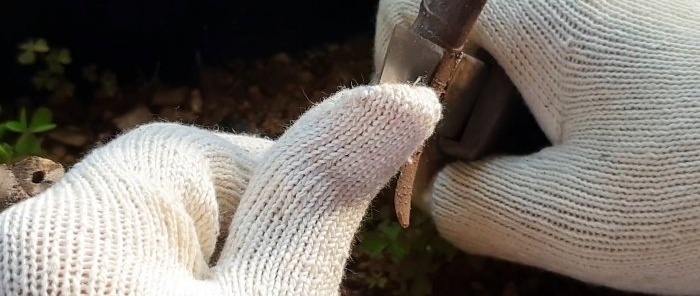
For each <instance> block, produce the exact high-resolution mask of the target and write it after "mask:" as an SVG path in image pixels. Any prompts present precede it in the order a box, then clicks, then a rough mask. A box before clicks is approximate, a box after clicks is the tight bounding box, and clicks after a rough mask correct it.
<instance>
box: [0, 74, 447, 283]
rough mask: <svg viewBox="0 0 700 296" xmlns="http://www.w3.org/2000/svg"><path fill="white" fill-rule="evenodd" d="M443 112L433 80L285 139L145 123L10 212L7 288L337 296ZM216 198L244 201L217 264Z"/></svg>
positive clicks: (337, 112)
mask: <svg viewBox="0 0 700 296" xmlns="http://www.w3.org/2000/svg"><path fill="white" fill-rule="evenodd" d="M440 114H441V109H440V105H439V103H438V101H437V98H436V96H435V94H434V92H432V91H431V90H430V89H428V88H426V87H420V86H416V87H413V86H404V85H379V86H372V87H369V86H365V87H357V88H353V89H346V90H342V91H340V92H338V93H337V94H335V95H334V96H332V97H331V98H329V99H327V100H326V101H324V102H323V103H321V104H318V105H316V106H314V107H313V108H312V109H310V110H309V111H308V112H307V113H305V114H304V115H303V116H302V117H301V118H300V119H299V120H298V121H297V122H296V123H294V125H292V126H291V127H290V128H289V129H288V130H287V131H286V132H285V134H284V135H283V136H282V137H281V138H279V139H278V140H276V141H274V142H272V141H269V140H265V139H255V138H252V137H247V136H236V135H226V134H223V133H220V132H213V131H208V130H204V129H201V128H197V127H192V126H185V125H179V124H173V123H152V124H148V125H144V126H141V127H139V128H136V129H135V130H133V131H130V132H128V133H126V134H124V135H122V136H120V137H118V138H116V139H115V140H113V141H112V142H110V143H108V144H107V145H105V146H103V147H100V148H97V149H95V150H94V151H92V152H91V153H90V154H89V155H87V156H86V157H85V158H84V159H83V160H82V161H81V162H80V163H78V164H77V165H76V166H75V167H73V168H72V169H70V170H69V171H68V173H67V174H66V176H65V177H64V178H63V179H62V180H61V181H60V182H58V183H57V184H55V185H54V186H53V187H51V188H49V189H48V190H47V191H46V192H44V193H42V194H40V195H38V196H36V197H34V198H32V199H29V200H26V201H23V202H21V203H19V204H16V205H14V206H13V207H11V208H9V209H8V210H6V211H5V212H3V213H2V214H0V295H6V296H14V295H62V296H67V295H324V296H326V295H337V294H338V293H339V285H340V283H341V279H342V274H343V267H344V265H345V261H346V260H347V257H348V255H349V250H350V247H351V243H352V239H353V235H354V233H355V231H356V229H357V227H358V226H359V223H360V222H361V219H362V217H363V215H364V212H365V211H366V209H367V207H368V205H369V203H370V200H371V199H372V197H373V196H374V195H375V194H376V193H377V192H378V191H379V190H380V189H381V188H382V187H383V186H385V185H386V183H387V182H388V181H389V179H390V178H391V177H392V176H393V175H394V174H395V173H396V172H397V171H398V169H399V167H400V166H401V165H402V164H404V163H405V162H406V161H407V160H408V159H409V157H410V155H411V154H412V153H413V152H415V151H416V150H417V149H418V148H419V147H420V146H421V145H422V143H423V141H424V140H425V139H426V138H427V137H428V136H429V135H430V134H431V133H432V132H433V129H434V127H435V125H436V123H437V121H438V120H439V119H440ZM242 188H244V189H242ZM241 194H242V196H241ZM217 199H218V200H220V201H221V200H240V203H239V204H238V205H237V206H233V207H236V209H235V211H236V212H235V216H234V218H233V222H232V224H231V227H230V229H229V236H228V239H227V240H226V243H225V245H224V249H223V251H222V253H221V256H220V259H219V260H218V262H217V263H216V265H215V266H214V267H211V268H210V267H209V266H208V264H207V263H208V258H209V256H211V254H212V251H213V249H214V245H215V243H216V237H217V234H218V232H219V215H220V211H221V208H223V206H222V207H221V208H220V202H217ZM233 203H234V204H235V203H236V202H233Z"/></svg>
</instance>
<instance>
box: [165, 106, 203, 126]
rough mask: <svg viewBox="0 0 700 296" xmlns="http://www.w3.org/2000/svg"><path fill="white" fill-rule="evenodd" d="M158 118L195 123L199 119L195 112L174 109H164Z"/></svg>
mask: <svg viewBox="0 0 700 296" xmlns="http://www.w3.org/2000/svg"><path fill="white" fill-rule="evenodd" d="M158 116H159V117H161V118H163V119H165V120H167V121H173V122H186V123H193V122H194V121H195V120H196V119H197V114H194V112H191V111H182V110H178V109H176V108H173V107H168V108H164V109H163V110H162V111H161V112H160V113H159V114H158Z"/></svg>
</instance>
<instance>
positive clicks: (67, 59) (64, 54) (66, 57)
mask: <svg viewBox="0 0 700 296" xmlns="http://www.w3.org/2000/svg"><path fill="white" fill-rule="evenodd" d="M72 60H73V59H72V58H71V55H70V51H69V50H68V49H66V48H61V50H60V51H59V52H58V62H59V63H61V64H64V65H68V64H70V63H71V61H72Z"/></svg>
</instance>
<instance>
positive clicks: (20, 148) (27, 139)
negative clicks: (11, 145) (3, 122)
mask: <svg viewBox="0 0 700 296" xmlns="http://www.w3.org/2000/svg"><path fill="white" fill-rule="evenodd" d="M15 151H16V152H17V154H18V156H30V155H39V154H41V143H40V142H39V140H38V139H37V138H36V137H35V136H34V135H33V134H31V133H23V134H22V135H21V136H20V137H19V139H17V143H15Z"/></svg>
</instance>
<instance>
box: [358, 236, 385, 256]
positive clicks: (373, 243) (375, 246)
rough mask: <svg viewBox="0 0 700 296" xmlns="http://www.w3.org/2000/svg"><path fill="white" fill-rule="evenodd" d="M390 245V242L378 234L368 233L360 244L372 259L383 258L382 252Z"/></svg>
mask: <svg viewBox="0 0 700 296" xmlns="http://www.w3.org/2000/svg"><path fill="white" fill-rule="evenodd" d="M388 245H389V242H388V241H387V240H386V239H385V238H384V237H382V236H381V235H379V234H377V233H373V232H370V233H366V234H365V237H364V238H362V242H361V243H360V249H361V250H362V251H363V252H364V253H366V254H367V255H369V256H370V257H372V258H381V256H382V252H383V251H384V249H386V247H387V246H388Z"/></svg>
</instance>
